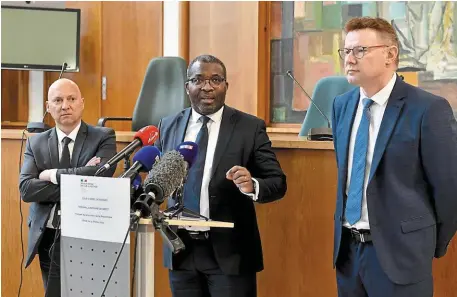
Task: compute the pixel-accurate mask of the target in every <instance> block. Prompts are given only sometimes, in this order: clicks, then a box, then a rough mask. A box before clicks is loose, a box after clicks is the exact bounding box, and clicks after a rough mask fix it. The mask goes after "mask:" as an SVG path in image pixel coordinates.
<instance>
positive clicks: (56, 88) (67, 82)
mask: <svg viewBox="0 0 457 297" xmlns="http://www.w3.org/2000/svg"><path fill="white" fill-rule="evenodd" d="M68 89H73V91H74V93H75V94H78V97H79V98H81V91H80V90H79V87H78V85H77V84H76V83H75V82H74V81H72V80H71V79H68V78H61V79H58V80H56V81H55V82H53V83H52V84H51V86H50V87H49V90H48V100H49V98H52V96H53V95H54V93H55V92H61V91H62V90H68Z"/></svg>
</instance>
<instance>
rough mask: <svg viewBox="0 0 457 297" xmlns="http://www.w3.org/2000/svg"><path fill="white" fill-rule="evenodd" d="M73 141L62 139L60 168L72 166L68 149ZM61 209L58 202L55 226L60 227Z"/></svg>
mask: <svg viewBox="0 0 457 297" xmlns="http://www.w3.org/2000/svg"><path fill="white" fill-rule="evenodd" d="M70 142H72V140H71V138H68V137H64V139H62V143H63V147H62V156H61V157H60V162H59V169H67V168H70V167H71V162H70V150H69V149H68V145H69V144H70ZM59 211H60V203H59V202H58V203H56V205H55V208H54V217H53V218H52V226H53V227H54V228H56V229H57V228H58V227H59V225H60V224H59V217H60V215H59Z"/></svg>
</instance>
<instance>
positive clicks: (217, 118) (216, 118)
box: [191, 105, 224, 123]
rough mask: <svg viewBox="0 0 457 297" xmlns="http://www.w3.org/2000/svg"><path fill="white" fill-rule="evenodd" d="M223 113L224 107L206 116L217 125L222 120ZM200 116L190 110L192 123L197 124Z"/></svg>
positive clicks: (193, 110)
mask: <svg viewBox="0 0 457 297" xmlns="http://www.w3.org/2000/svg"><path fill="white" fill-rule="evenodd" d="M223 112H224V105H222V107H221V108H220V109H219V110H218V111H216V112H215V113H212V114H208V115H206V116H207V117H209V118H210V119H211V120H212V121H213V122H216V123H217V122H220V121H221V120H222V113H223ZM201 116H202V115H201V114H199V113H198V112H197V111H196V110H195V109H194V108H192V115H191V117H192V122H194V123H197V122H198V120H199V119H200V117H201Z"/></svg>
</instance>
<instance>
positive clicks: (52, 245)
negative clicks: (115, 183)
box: [19, 79, 116, 297]
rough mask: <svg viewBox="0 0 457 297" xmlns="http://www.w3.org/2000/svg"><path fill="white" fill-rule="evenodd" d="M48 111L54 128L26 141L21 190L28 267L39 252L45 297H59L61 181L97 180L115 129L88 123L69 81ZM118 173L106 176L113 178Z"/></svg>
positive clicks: (54, 91)
mask: <svg viewBox="0 0 457 297" xmlns="http://www.w3.org/2000/svg"><path fill="white" fill-rule="evenodd" d="M46 103H47V105H46V109H47V112H49V113H50V114H51V116H52V117H53V118H54V120H55V124H56V127H55V128H53V129H50V130H48V131H46V132H43V133H39V134H37V135H33V136H31V137H29V138H28V139H27V144H26V150H25V154H24V163H23V165H22V168H21V173H20V179H19V189H20V192H21V197H22V200H23V201H24V202H27V203H30V208H29V218H28V220H27V223H28V226H29V237H28V249H27V258H26V263H25V267H26V268H27V267H28V266H29V265H30V263H32V261H33V259H34V257H35V255H36V254H37V253H38V256H39V259H40V268H41V272H42V276H43V282H44V287H45V290H47V295H46V296H47V297H58V296H60V211H59V209H60V178H61V176H62V175H63V174H73V175H87V176H91V175H94V174H95V172H96V171H97V169H98V168H99V166H101V165H103V164H104V163H105V162H106V161H108V160H109V159H110V158H111V157H113V156H114V155H115V154H116V139H115V138H116V137H115V133H114V131H113V130H112V129H109V128H102V127H94V126H90V125H88V124H86V123H84V122H83V121H82V120H81V119H82V113H83V110H84V98H82V97H81V92H80V90H79V88H78V86H77V85H76V84H75V83H74V82H73V81H71V80H69V79H59V80H57V81H55V82H54V83H53V84H52V85H51V86H50V88H49V92H48V101H47V102H46ZM115 169H116V168H115V167H113V168H112V169H110V170H108V171H106V172H105V174H104V175H103V176H112V175H113V174H114V170H115Z"/></svg>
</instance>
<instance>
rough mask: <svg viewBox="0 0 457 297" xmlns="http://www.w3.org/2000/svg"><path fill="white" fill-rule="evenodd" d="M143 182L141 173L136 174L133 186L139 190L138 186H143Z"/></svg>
mask: <svg viewBox="0 0 457 297" xmlns="http://www.w3.org/2000/svg"><path fill="white" fill-rule="evenodd" d="M141 182H142V180H141V175H139V174H138V175H137V176H135V178H134V179H133V181H132V186H133V188H134V189H135V190H138V188H139V187H141Z"/></svg>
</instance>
